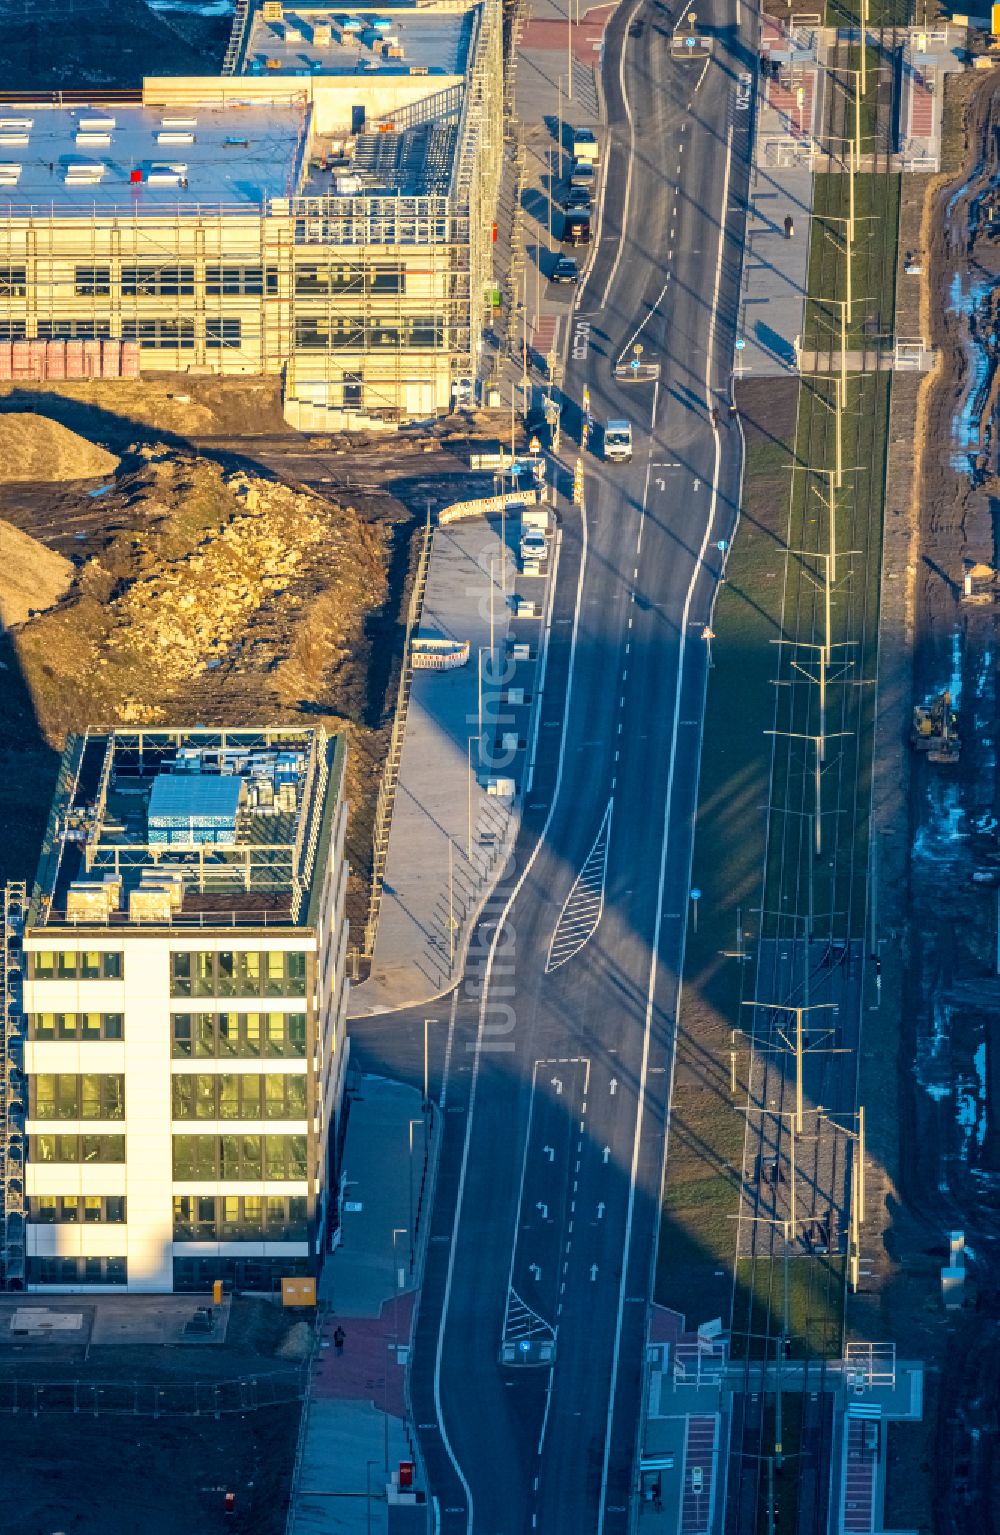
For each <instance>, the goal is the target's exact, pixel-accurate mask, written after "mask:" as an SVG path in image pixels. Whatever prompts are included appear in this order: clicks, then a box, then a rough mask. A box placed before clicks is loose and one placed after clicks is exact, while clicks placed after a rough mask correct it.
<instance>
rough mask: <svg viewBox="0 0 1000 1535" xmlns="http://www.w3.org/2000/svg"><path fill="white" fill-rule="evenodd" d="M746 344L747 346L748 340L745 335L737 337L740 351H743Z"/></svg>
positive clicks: (737, 346)
mask: <svg viewBox="0 0 1000 1535" xmlns="http://www.w3.org/2000/svg"><path fill="white" fill-rule="evenodd" d="M745 346H746V340H745V339H744V337H743V336H737V337H736V350H737V351H738V352H742V350H743V348H744V347H745Z"/></svg>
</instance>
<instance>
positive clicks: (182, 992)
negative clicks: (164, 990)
mask: <svg viewBox="0 0 1000 1535" xmlns="http://www.w3.org/2000/svg"><path fill="white" fill-rule="evenodd" d="M170 995H171V996H172V997H189V996H190V995H191V955H190V954H171V956H170Z"/></svg>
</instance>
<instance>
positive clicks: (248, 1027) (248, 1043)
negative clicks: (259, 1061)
mask: <svg viewBox="0 0 1000 1535" xmlns="http://www.w3.org/2000/svg"><path fill="white" fill-rule="evenodd" d="M262 1016H263V1015H262V1014H261V1013H245V1014H244V1017H243V1048H244V1052H245V1053H246V1054H247V1055H259V1054H260V1035H261V1018H262Z"/></svg>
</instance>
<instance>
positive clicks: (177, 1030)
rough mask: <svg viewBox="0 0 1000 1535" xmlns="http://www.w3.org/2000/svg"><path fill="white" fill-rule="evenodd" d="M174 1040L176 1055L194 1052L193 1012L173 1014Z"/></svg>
mask: <svg viewBox="0 0 1000 1535" xmlns="http://www.w3.org/2000/svg"><path fill="white" fill-rule="evenodd" d="M173 1041H174V1050H173V1053H174V1055H181V1056H184V1055H191V1054H192V1053H193V1041H192V1039H191V1014H190V1013H175V1014H174V1016H173Z"/></svg>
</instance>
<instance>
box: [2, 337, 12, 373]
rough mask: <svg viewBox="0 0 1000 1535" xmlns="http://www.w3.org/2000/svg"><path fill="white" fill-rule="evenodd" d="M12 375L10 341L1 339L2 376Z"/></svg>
mask: <svg viewBox="0 0 1000 1535" xmlns="http://www.w3.org/2000/svg"><path fill="white" fill-rule="evenodd" d="M11 376H12V369H11V355H10V342H9V341H0V378H10V377H11Z"/></svg>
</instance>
